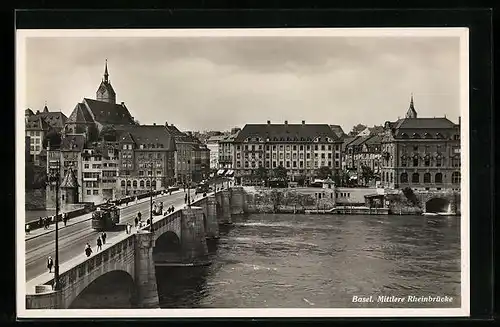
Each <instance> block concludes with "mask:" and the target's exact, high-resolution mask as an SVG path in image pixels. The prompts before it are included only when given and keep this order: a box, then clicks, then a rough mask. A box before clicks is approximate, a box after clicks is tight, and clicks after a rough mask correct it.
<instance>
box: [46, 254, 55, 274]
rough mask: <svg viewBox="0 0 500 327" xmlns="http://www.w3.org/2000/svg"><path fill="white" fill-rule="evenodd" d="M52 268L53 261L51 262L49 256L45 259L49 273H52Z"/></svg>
mask: <svg viewBox="0 0 500 327" xmlns="http://www.w3.org/2000/svg"><path fill="white" fill-rule="evenodd" d="M53 266H54V261H52V257H51V256H50V255H49V257H48V258H47V268H48V269H49V273H51V272H52V267H53Z"/></svg>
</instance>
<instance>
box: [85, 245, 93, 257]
mask: <svg viewBox="0 0 500 327" xmlns="http://www.w3.org/2000/svg"><path fill="white" fill-rule="evenodd" d="M85 254H86V255H87V257H90V255H91V254H92V249H91V248H90V244H89V243H87V244H86V245H85Z"/></svg>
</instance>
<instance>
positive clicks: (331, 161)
mask: <svg viewBox="0 0 500 327" xmlns="http://www.w3.org/2000/svg"><path fill="white" fill-rule="evenodd" d="M341 144H342V140H341V139H340V138H339V137H338V136H337V135H336V134H335V133H334V131H333V130H332V129H331V128H330V126H329V125H327V124H306V123H305V121H302V123H301V124H288V121H285V122H284V124H271V122H270V121H267V124H247V125H245V127H243V129H242V130H241V131H240V132H239V133H238V135H237V136H236V138H235V140H234V141H233V147H234V156H233V170H234V171H235V177H236V178H237V180H241V178H242V177H243V178H245V176H250V175H252V171H255V170H256V169H258V168H259V167H264V168H266V169H267V170H272V169H275V168H277V167H280V166H281V167H284V168H285V169H286V170H287V175H288V178H289V180H290V181H300V180H305V181H312V180H313V178H314V177H315V176H316V172H317V169H318V168H320V167H323V166H327V167H329V168H330V169H331V170H332V172H333V173H334V175H335V174H336V173H338V171H339V170H340V169H341V167H342V162H341V160H342V158H341V155H340V154H341Z"/></svg>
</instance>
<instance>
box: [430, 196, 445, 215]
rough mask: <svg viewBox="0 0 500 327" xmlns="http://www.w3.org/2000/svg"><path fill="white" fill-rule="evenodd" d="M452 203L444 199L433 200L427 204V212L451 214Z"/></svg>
mask: <svg viewBox="0 0 500 327" xmlns="http://www.w3.org/2000/svg"><path fill="white" fill-rule="evenodd" d="M450 210H451V204H450V201H448V200H446V199H443V198H433V199H430V200H429V201H427V202H426V203H425V212H441V213H444V212H450Z"/></svg>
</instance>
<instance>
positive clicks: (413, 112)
mask: <svg viewBox="0 0 500 327" xmlns="http://www.w3.org/2000/svg"><path fill="white" fill-rule="evenodd" d="M406 118H417V111H416V110H415V106H414V105H413V93H412V94H411V100H410V108H408V111H407V112H406Z"/></svg>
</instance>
